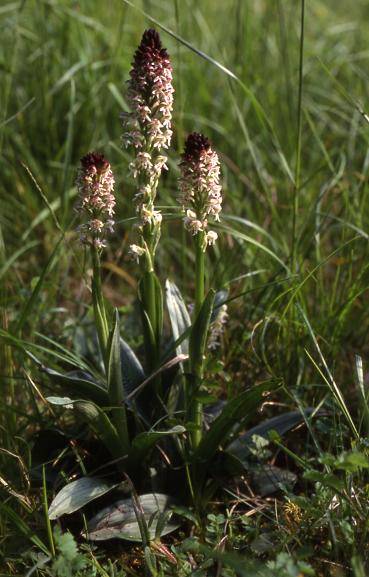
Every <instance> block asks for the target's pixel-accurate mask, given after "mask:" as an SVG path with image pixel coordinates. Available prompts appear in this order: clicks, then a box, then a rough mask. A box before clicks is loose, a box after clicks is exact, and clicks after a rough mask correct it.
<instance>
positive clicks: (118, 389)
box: [107, 310, 130, 453]
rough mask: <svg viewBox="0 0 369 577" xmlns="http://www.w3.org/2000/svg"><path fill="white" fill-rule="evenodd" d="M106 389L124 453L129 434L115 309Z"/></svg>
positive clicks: (127, 449)
mask: <svg viewBox="0 0 369 577" xmlns="http://www.w3.org/2000/svg"><path fill="white" fill-rule="evenodd" d="M107 352H108V355H107V356H108V391H109V398H110V404H111V406H112V409H111V413H112V420H113V423H114V426H115V429H116V430H117V433H118V435H119V438H120V442H121V445H122V450H123V451H124V452H125V453H128V451H129V446H130V443H129V435H128V425H127V414H126V407H125V404H124V388H123V379H122V364H121V342H120V332H119V315H118V311H117V310H116V311H115V320H114V325H113V329H112V331H111V334H110V338H109V344H108V351H107Z"/></svg>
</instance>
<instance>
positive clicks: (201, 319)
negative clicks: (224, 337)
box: [189, 289, 215, 374]
mask: <svg viewBox="0 0 369 577" xmlns="http://www.w3.org/2000/svg"><path fill="white" fill-rule="evenodd" d="M214 298H215V291H213V290H212V289H210V290H209V292H208V294H207V295H206V298H205V300H204V302H203V304H202V307H201V309H200V312H199V314H198V315H197V317H196V319H195V322H194V324H193V327H192V329H191V333H190V342H189V355H190V363H191V370H192V372H193V373H195V374H196V373H197V372H198V371H199V370H201V367H202V365H203V359H204V354H205V348H206V342H207V338H208V330H209V324H210V319H211V314H212V312H213V305H214Z"/></svg>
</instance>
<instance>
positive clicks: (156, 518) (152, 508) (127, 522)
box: [83, 493, 179, 542]
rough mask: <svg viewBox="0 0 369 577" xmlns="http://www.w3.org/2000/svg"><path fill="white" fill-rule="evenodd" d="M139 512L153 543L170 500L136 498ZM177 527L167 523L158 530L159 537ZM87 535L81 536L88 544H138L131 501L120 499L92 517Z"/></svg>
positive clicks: (156, 496)
mask: <svg viewBox="0 0 369 577" xmlns="http://www.w3.org/2000/svg"><path fill="white" fill-rule="evenodd" d="M138 499H139V503H140V508H141V510H142V513H143V515H144V518H145V521H146V523H147V527H148V531H149V536H150V539H154V538H155V537H156V536H157V535H156V530H157V527H158V523H160V519H161V518H162V517H161V516H162V515H163V514H167V512H168V511H169V510H170V506H171V504H172V503H173V499H172V498H171V497H169V496H168V495H163V494H160V493H156V494H155V493H148V494H146V495H141V496H140V497H139V498H138ZM178 527H179V523H177V522H174V521H171V520H169V519H168V520H167V521H166V523H164V524H163V526H162V527H161V533H160V534H161V535H167V534H168V533H170V532H172V531H175V530H176V529H177V528H178ZM87 528H88V533H87V534H86V533H83V536H84V537H86V538H88V539H90V540H91V541H105V540H107V539H114V538H115V539H126V540H127V541H137V542H140V541H141V530H140V526H139V523H138V521H137V517H136V512H135V507H134V503H133V500H132V499H122V500H120V501H116V502H115V503H114V504H113V505H110V506H109V507H106V508H105V509H103V510H102V511H100V512H99V513H98V514H97V515H95V517H93V518H92V519H91V520H90V521H89V522H88V524H87Z"/></svg>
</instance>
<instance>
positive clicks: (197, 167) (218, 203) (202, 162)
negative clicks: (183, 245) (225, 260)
mask: <svg viewBox="0 0 369 577" xmlns="http://www.w3.org/2000/svg"><path fill="white" fill-rule="evenodd" d="M180 170H181V177H180V179H179V184H180V195H179V197H178V201H179V203H180V204H181V205H182V208H183V210H184V211H185V212H186V216H185V217H184V224H185V227H186V228H187V230H189V231H190V232H191V234H193V235H197V234H198V233H200V232H201V233H204V234H203V250H206V247H207V246H208V245H212V244H214V242H215V241H216V239H217V238H218V235H217V233H216V232H214V231H212V230H208V217H209V216H212V217H213V218H214V220H219V213H220V212H221V210H222V188H221V186H220V184H219V178H220V165H219V158H218V155H217V153H216V152H215V151H214V150H213V149H212V147H211V144H210V141H209V140H208V138H206V136H203V135H202V134H199V133H197V132H192V133H191V134H190V135H189V136H188V137H187V140H186V144H185V150H184V153H183V154H182V159H181V162H180Z"/></svg>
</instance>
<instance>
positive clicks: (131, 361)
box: [120, 338, 145, 396]
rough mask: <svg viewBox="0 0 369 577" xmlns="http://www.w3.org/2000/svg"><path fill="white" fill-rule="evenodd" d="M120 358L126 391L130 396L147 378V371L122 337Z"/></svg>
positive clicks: (126, 394)
mask: <svg viewBox="0 0 369 577" xmlns="http://www.w3.org/2000/svg"><path fill="white" fill-rule="evenodd" d="M120 359H121V367H122V380H123V386H124V392H125V396H128V395H129V394H131V393H132V392H133V391H134V390H135V389H136V388H137V387H138V386H139V385H140V384H141V383H142V382H143V381H144V380H145V372H144V370H143V368H142V365H141V363H140V361H139V360H138V358H137V357H136V355H135V353H134V352H133V350H132V349H131V347H130V346H129V345H128V344H127V343H126V342H125V341H124V340H123V339H122V338H121V339H120Z"/></svg>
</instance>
